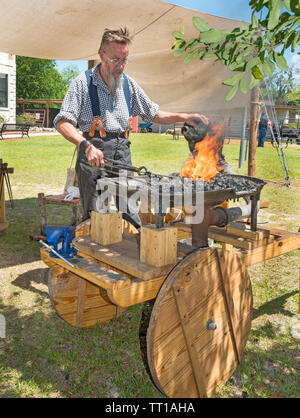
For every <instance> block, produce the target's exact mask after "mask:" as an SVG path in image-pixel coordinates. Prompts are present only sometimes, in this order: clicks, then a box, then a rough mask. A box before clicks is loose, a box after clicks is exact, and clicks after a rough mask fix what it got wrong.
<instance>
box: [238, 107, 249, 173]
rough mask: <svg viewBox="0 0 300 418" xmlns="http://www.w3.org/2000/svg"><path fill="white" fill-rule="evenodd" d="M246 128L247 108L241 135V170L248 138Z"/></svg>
mask: <svg viewBox="0 0 300 418" xmlns="http://www.w3.org/2000/svg"><path fill="white" fill-rule="evenodd" d="M246 126H247V106H245V107H244V113H243V124H242V135H241V143H240V156H239V168H242V167H243V156H244V140H245V137H246Z"/></svg>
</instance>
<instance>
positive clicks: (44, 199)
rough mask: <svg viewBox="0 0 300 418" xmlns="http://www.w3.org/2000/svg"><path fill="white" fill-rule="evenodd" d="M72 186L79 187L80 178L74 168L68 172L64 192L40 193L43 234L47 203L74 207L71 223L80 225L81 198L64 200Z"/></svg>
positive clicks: (45, 224) (41, 228) (39, 201)
mask: <svg viewBox="0 0 300 418" xmlns="http://www.w3.org/2000/svg"><path fill="white" fill-rule="evenodd" d="M70 186H76V187H78V179H77V175H76V172H75V169H74V168H69V169H68V172H67V181H66V184H65V188H64V193H62V194H59V195H48V196H45V194H44V193H39V194H38V204H39V211H40V230H41V235H44V228H45V226H47V205H62V206H71V207H72V218H71V222H70V225H78V224H79V223H80V221H81V212H82V208H81V204H80V198H75V199H73V200H64V199H65V197H66V195H67V189H68V187H70Z"/></svg>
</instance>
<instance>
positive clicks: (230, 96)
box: [225, 84, 238, 102]
mask: <svg viewBox="0 0 300 418" xmlns="http://www.w3.org/2000/svg"><path fill="white" fill-rule="evenodd" d="M237 89H238V84H236V85H235V86H233V87H232V88H231V89H230V90H229V92H228V93H227V95H226V98H225V100H226V101H227V102H229V101H230V100H232V99H233V98H234V96H235V95H236V92H237Z"/></svg>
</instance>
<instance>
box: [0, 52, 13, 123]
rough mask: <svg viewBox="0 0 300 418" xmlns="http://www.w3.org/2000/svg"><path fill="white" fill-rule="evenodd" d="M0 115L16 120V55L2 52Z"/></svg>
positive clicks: (7, 120)
mask: <svg viewBox="0 0 300 418" xmlns="http://www.w3.org/2000/svg"><path fill="white" fill-rule="evenodd" d="M0 116H2V117H3V118H4V119H5V121H6V122H10V123H15V121H16V57H15V55H12V54H7V53H4V52H0Z"/></svg>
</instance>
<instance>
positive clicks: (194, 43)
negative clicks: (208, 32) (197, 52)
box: [191, 40, 200, 49]
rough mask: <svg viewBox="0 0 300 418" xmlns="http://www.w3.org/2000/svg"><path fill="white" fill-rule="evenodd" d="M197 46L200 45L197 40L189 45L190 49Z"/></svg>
mask: <svg viewBox="0 0 300 418" xmlns="http://www.w3.org/2000/svg"><path fill="white" fill-rule="evenodd" d="M199 45H200V42H199V41H198V40H195V41H194V42H193V43H192V45H191V49H194V48H197V46H199Z"/></svg>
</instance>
